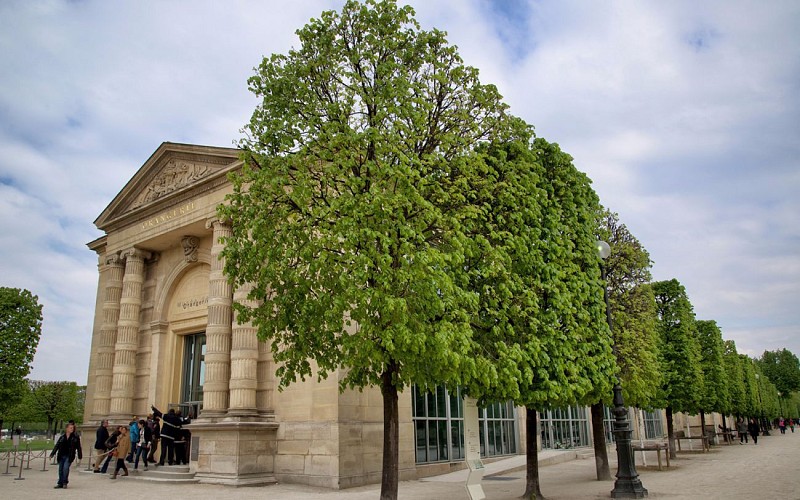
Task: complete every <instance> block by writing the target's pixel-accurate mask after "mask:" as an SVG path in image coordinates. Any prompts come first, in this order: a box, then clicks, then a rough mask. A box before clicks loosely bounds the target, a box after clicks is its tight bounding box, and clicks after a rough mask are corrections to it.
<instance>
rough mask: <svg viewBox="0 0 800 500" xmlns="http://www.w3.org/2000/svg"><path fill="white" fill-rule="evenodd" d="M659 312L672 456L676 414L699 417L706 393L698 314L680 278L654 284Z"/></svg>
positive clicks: (672, 452)
mask: <svg viewBox="0 0 800 500" xmlns="http://www.w3.org/2000/svg"><path fill="white" fill-rule="evenodd" d="M653 292H654V293H655V299H656V309H657V313H658V323H657V325H658V332H659V339H660V340H659V350H658V352H659V363H660V366H661V375H662V384H661V397H662V398H663V402H664V404H665V406H666V413H667V432H668V434H669V448H670V456H672V457H674V456H675V430H674V427H673V423H672V414H673V412H676V411H679V412H686V413H690V414H695V413H697V412H698V411H699V410H700V395H701V394H702V393H703V370H702V368H701V366H700V361H701V359H702V358H701V356H702V355H701V351H700V343H699V341H698V338H697V328H696V326H695V319H694V311H693V309H692V304H691V302H689V297H688V296H687V295H686V289H685V288H684V287H683V285H681V284H680V282H678V280H676V279H672V280H669V281H659V282H656V283H653Z"/></svg>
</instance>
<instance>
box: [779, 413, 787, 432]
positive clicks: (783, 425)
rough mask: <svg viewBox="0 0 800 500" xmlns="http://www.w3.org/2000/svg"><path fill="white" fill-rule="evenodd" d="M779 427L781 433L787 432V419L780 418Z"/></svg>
mask: <svg viewBox="0 0 800 500" xmlns="http://www.w3.org/2000/svg"><path fill="white" fill-rule="evenodd" d="M778 428H780V430H781V434H786V419H784V418H783V417H781V418H780V420H778Z"/></svg>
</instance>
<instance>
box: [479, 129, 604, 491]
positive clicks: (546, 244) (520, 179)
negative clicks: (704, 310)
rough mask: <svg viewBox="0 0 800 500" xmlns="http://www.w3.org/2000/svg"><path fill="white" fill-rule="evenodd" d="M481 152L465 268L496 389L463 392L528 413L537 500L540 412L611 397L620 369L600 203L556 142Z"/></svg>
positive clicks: (530, 475) (531, 483) (531, 482)
mask: <svg viewBox="0 0 800 500" xmlns="http://www.w3.org/2000/svg"><path fill="white" fill-rule="evenodd" d="M520 135H521V134H520ZM483 151H484V150H482V152H483ZM485 153H486V154H485V158H486V167H485V168H486V170H485V171H480V172H479V177H480V178H481V179H482V181H480V180H476V181H475V183H474V184H475V186H476V189H475V190H474V195H475V196H476V199H475V201H474V202H473V204H474V206H476V207H479V211H478V217H477V219H476V220H477V221H480V222H478V223H475V224H474V226H469V227H470V231H471V232H473V237H472V238H471V240H470V242H469V246H468V250H467V254H468V255H469V256H470V258H468V259H467V260H466V262H465V268H466V269H467V270H468V272H469V275H470V280H471V285H470V288H471V289H473V290H477V291H478V293H479V313H478V314H477V316H476V319H475V320H474V321H473V326H474V329H475V334H474V340H475V342H476V344H477V346H476V348H475V349H474V351H475V352H476V353H479V354H478V355H479V356H487V360H486V365H488V366H489V367H490V371H491V378H490V382H491V383H490V384H489V385H488V386H487V385H486V384H485V383H484V382H486V379H474V380H473V383H471V384H469V385H468V386H467V390H468V392H469V393H470V394H472V395H480V396H481V397H482V399H483V400H484V401H498V400H504V399H513V400H514V401H515V402H516V403H517V404H519V405H523V406H525V407H526V425H527V436H528V438H527V454H528V457H527V485H526V492H525V496H526V497H530V498H541V486H540V483H539V477H538V454H537V443H536V437H537V436H538V435H539V433H538V430H537V428H536V425H537V420H536V416H537V413H538V412H539V411H541V410H542V409H545V408H547V407H551V406H552V407H558V406H566V405H569V404H573V403H576V402H577V401H580V400H581V399H582V398H584V397H585V396H586V394H588V393H589V392H590V391H591V390H593V389H597V390H598V391H600V392H603V391H606V392H610V391H611V380H612V376H613V374H614V372H615V364H614V358H613V355H612V352H611V337H610V334H609V332H608V327H607V323H606V320H605V304H604V302H603V295H602V293H603V283H602V282H601V281H600V279H599V278H600V272H599V271H600V260H599V257H598V255H597V250H596V247H595V242H596V237H595V231H596V228H597V221H596V218H595V214H596V213H597V211H598V206H599V203H598V199H597V195H596V194H595V193H594V191H593V190H592V189H591V186H590V181H589V180H588V178H587V177H586V176H585V175H584V174H582V173H581V172H579V171H578V170H577V169H576V168H575V167H574V165H573V164H572V158H571V157H570V156H569V155H567V154H566V153H564V152H563V151H561V149H560V148H559V147H558V145H556V144H551V143H548V142H547V141H546V140H544V139H541V138H537V139H535V140H534V141H533V144H532V145H530V146H528V145H526V143H525V142H524V141H520V142H515V143H510V144H492V145H490V146H488V147H487V148H485ZM473 222H474V221H473Z"/></svg>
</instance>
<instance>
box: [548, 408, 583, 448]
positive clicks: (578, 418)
mask: <svg viewBox="0 0 800 500" xmlns="http://www.w3.org/2000/svg"><path fill="white" fill-rule="evenodd" d="M539 416H540V424H539V427H540V429H541V430H540V432H541V439H542V448H543V449H566V448H578V447H583V446H590V445H591V440H590V436H591V432H590V431H589V419H588V416H587V413H586V408H585V407H576V406H571V407H567V408H551V409H549V410H546V411H543V412H541V413H540V414H539Z"/></svg>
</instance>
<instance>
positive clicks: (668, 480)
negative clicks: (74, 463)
mask: <svg viewBox="0 0 800 500" xmlns="http://www.w3.org/2000/svg"><path fill="white" fill-rule="evenodd" d="M787 432H788V431H787ZM609 455H610V456H611V457H612V458H613V456H614V452H613V449H611V450H610V453H609ZM649 460H650V461H649V462H648V463H651V462H653V459H649ZM509 463H511V462H510V461H509ZM517 464H518V461H517ZM41 466H42V464H41V459H40V460H37V461H34V462H33V463H31V467H32V468H31V469H30V470H24V471H23V477H24V478H25V480H23V481H17V480H15V479H14V478H15V477H17V474H18V469H15V468H11V469H10V472H12V474H11V475H0V499H3V500H5V499H9V500H12V499H13V500H16V499H21V500H24V499H37V500H40V499H44V498H65V499H67V498H68V499H81V500H86V499H88V498H113V499H114V500H123V499H128V498H130V499H141V498H159V499H165V498H175V499H192V500H201V499H207V498H213V499H214V500H233V499H237V500H238V499H260V500H263V499H269V500H288V499H317V500H320V499H324V500H344V499H347V500H368V499H377V498H378V496H379V492H380V487H379V485H370V486H365V487H361V488H352V489H347V490H340V491H335V490H328V489H322V488H313V487H308V486H301V485H291V484H278V485H273V486H268V487H261V488H230V487H223V486H214V485H201V484H194V485H170V484H158V483H152V482H143V481H136V480H131V479H130V478H119V479H117V480H115V481H112V480H110V479H109V478H108V477H107V476H101V475H100V474H87V473H81V472H78V471H76V470H75V469H73V471H72V473H71V474H70V485H69V489H67V490H54V489H53V486H54V485H55V482H56V478H57V471H56V469H55V467H53V466H49V465H48V471H47V472H41V471H40V469H41ZM0 470H3V471H5V463H4V462H0ZM614 470H616V464H615V463H612V471H614ZM639 472H640V476H641V479H642V483H643V484H644V486H645V488H647V489H648V490H649V493H650V494H649V498H656V499H661V498H663V499H670V500H672V499H674V500H680V499H703V500H706V499H708V500H715V499H720V500H721V499H725V500H728V499H746V498H747V499H750V498H754V499H761V500H778V499H787V500H800V431H798V432H795V433H794V434H791V433H788V434H786V435H781V434H780V433H779V432H775V433H773V435H772V436H769V437H763V438H759V443H758V445H753V444H752V441H751V442H750V444H749V445H739V444H738V443H737V444H733V445H730V446H728V445H720V446H714V447H713V448H712V450H711V452H710V453H683V454H679V455H678V458H677V459H676V460H674V461H673V462H672V467H671V468H669V469H665V470H663V471H657V470H652V469H651V468H647V470H644V469H642V468H640V470H639ZM540 477H541V482H542V492H543V493H544V495H545V496H546V497H547V498H548V499H550V500H580V499H600V498H602V499H606V498H609V497H610V496H609V492H610V491H611V489H612V488H613V483H612V482H607V481H606V482H600V481H596V480H594V477H595V475H594V460H592V459H585V460H573V461H570V462H565V463H561V464H557V465H551V466H547V467H543V468H542V469H541V471H540ZM483 487H484V491H485V492H486V498H487V500H506V499H512V498H513V499H517V498H519V497H520V496H521V495H522V493H523V491H524V487H525V473H524V472H519V471H516V472H508V473H505V474H501V475H499V476H495V477H492V478H486V479H484V481H483ZM400 499H402V500H417V499H420V500H422V499H431V500H439V499H442V500H468V499H469V497H468V495H467V493H466V491H465V489H464V487H463V485H461V484H459V483H454V482H447V481H444V480H442V481H437V480H435V479H432V480H431V479H429V480H427V481H404V482H401V483H400Z"/></svg>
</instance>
